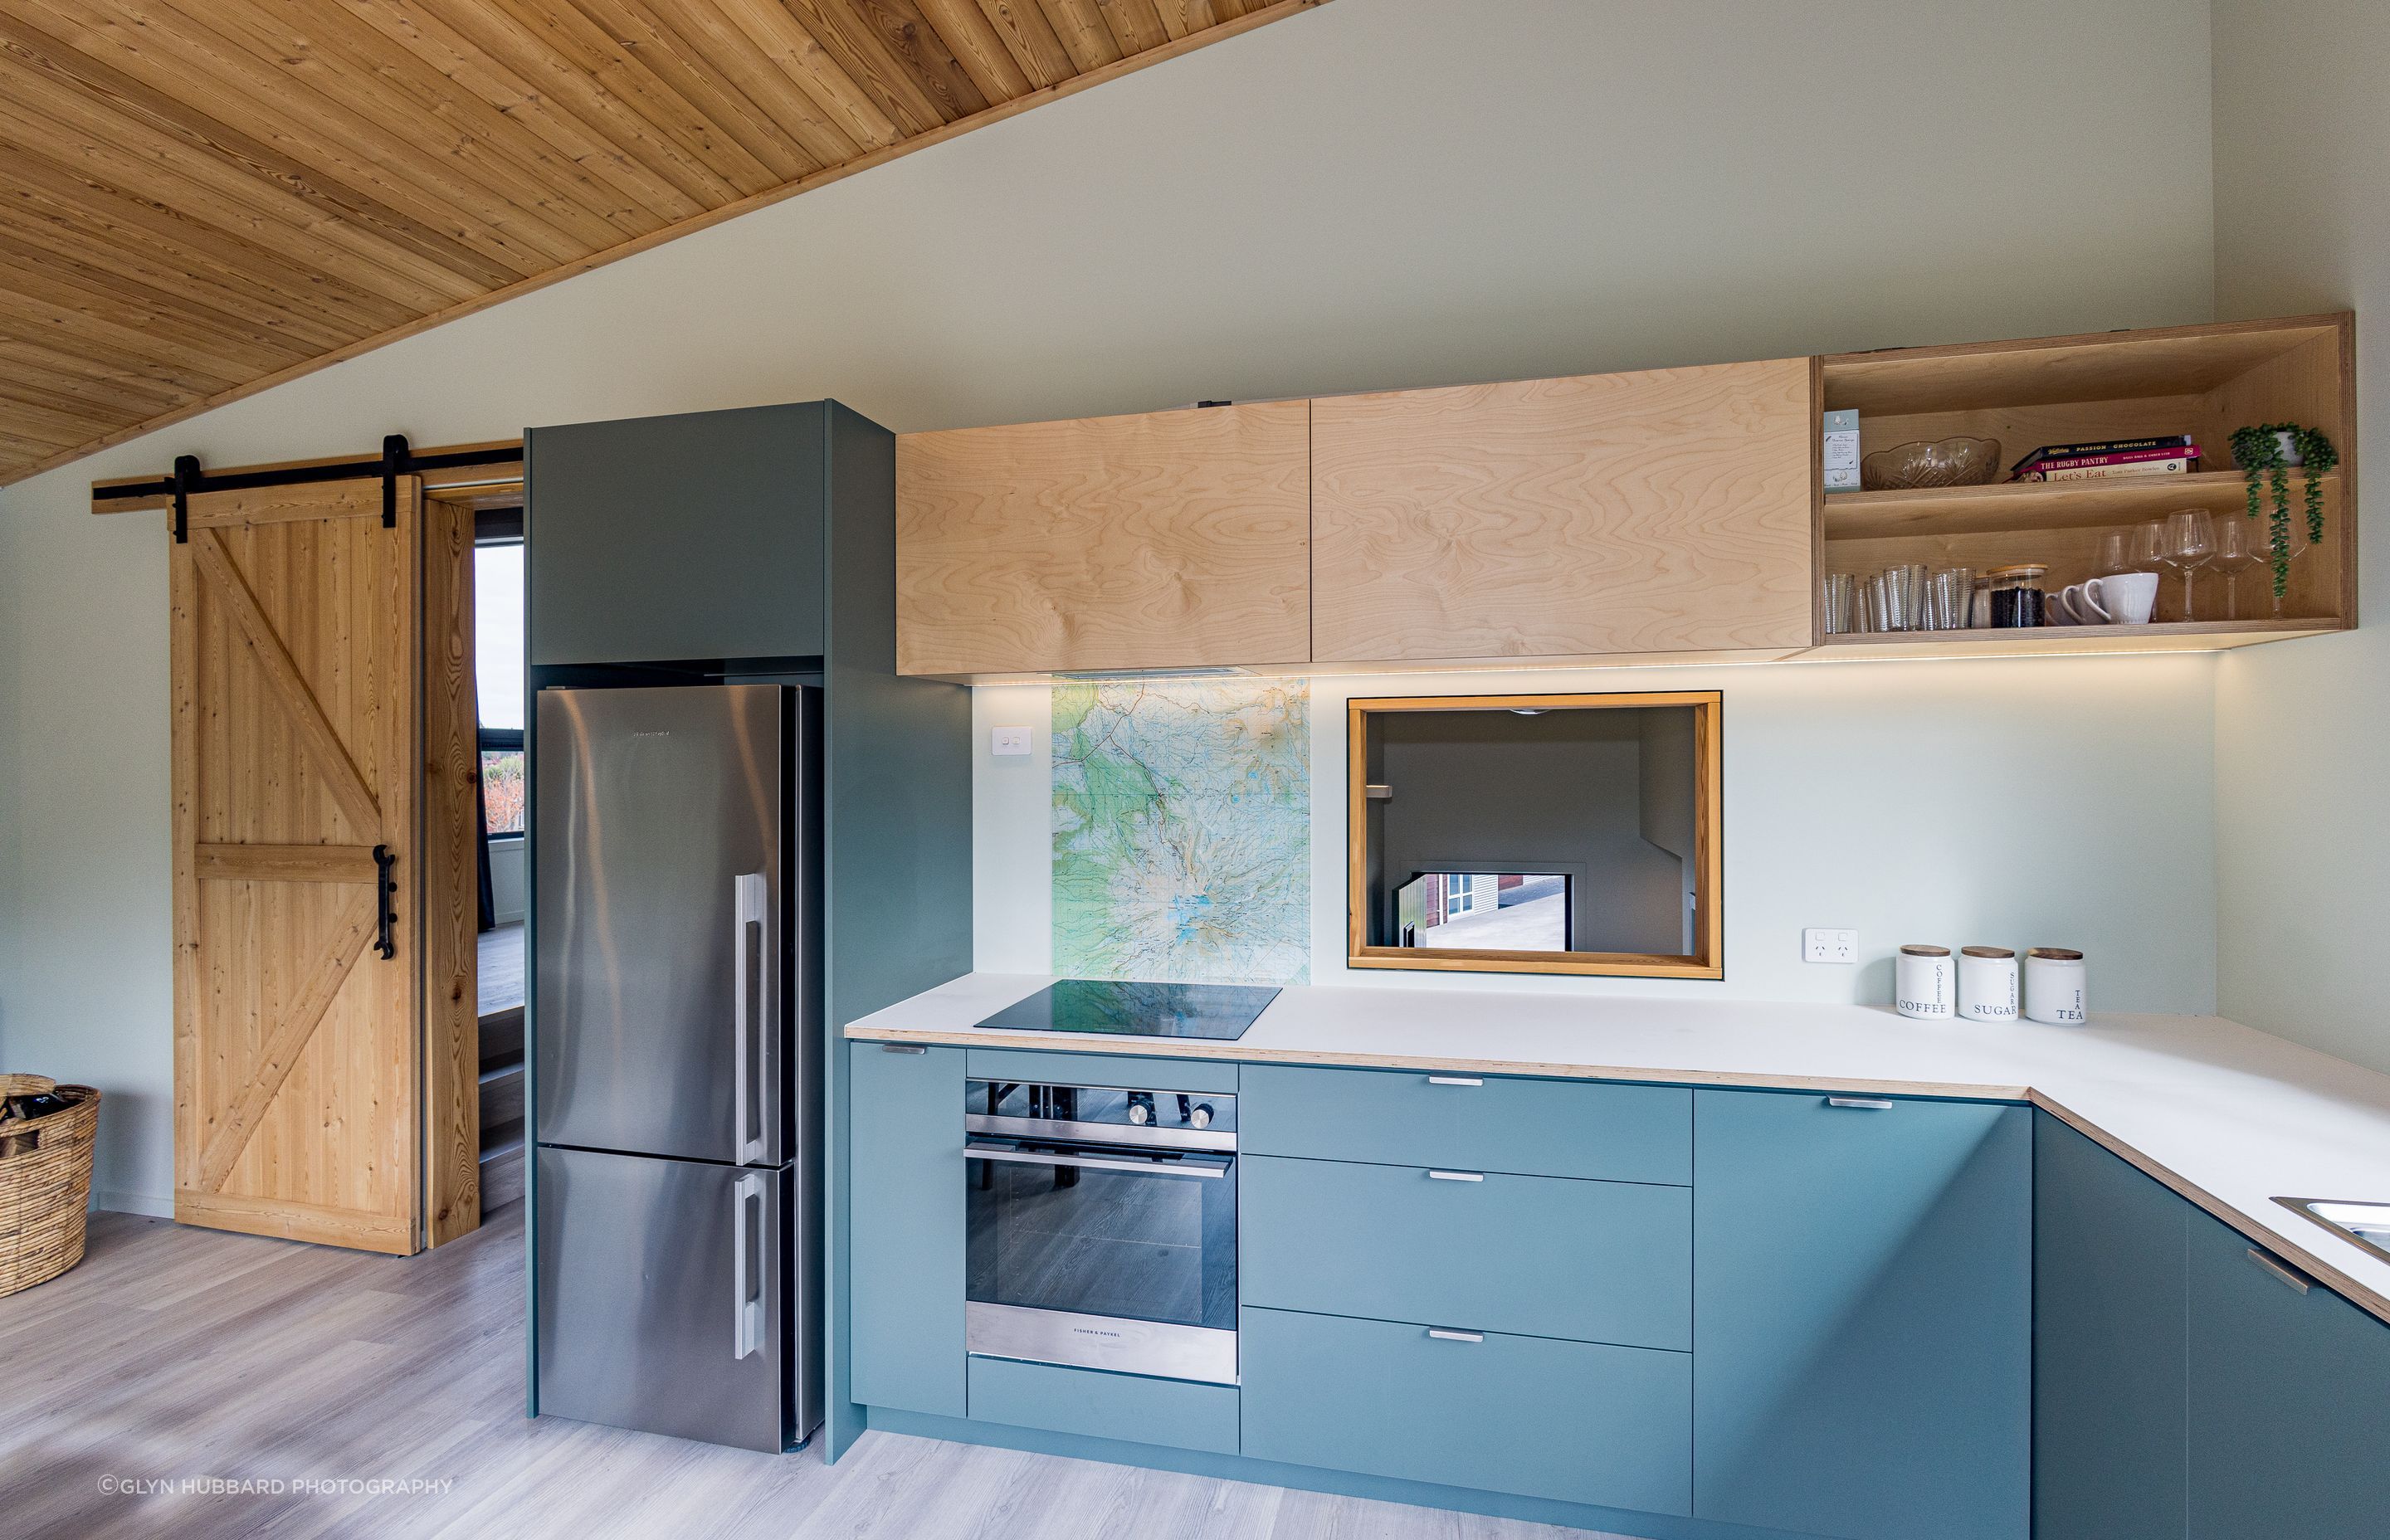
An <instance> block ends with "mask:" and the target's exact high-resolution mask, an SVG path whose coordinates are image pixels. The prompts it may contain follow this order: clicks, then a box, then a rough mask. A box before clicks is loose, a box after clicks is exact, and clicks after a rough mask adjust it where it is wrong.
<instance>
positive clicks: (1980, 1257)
mask: <svg viewBox="0 0 2390 1540" xmlns="http://www.w3.org/2000/svg"><path fill="white" fill-rule="evenodd" d="M1837 1099H1840V1098H1837ZM1693 1150H1694V1162H1693V1163H1694V1173H1695V1175H1694V1187H1693V1269H1694V1270H1693V1406H1694V1439H1693V1448H1694V1459H1693V1512H1694V1515H1695V1516H1696V1517H1699V1518H1703V1519H1715V1520H1720V1521H1728V1522H1732V1523H1741V1524H1753V1525H1758V1526H1763V1527H1767V1528H1773V1529H1780V1530H1792V1531H1793V1532H1795V1533H1797V1534H1816V1535H1831V1536H1839V1537H1844V1540H1913V1537H1915V1536H1919V1535H1929V1534H1930V1535H1933V1536H1934V1537H1935V1540H2024V1536H2025V1534H2026V1533H2027V1525H2028V1523H2029V1521H2030V1514H2029V1512H2028V1498H2029V1487H2030V1482H2031V1456H2032V1450H2031V1446H2030V1439H2031V1426H2030V1424H2031V1414H2032V1407H2031V1404H2030V1402H2031V1391H2032V1367H2033V1366H2032V1315H2031V1312H2032V1289H2033V1124H2032V1122H2031V1116H2030V1114H2029V1112H2028V1111H2027V1110H2026V1109H2024V1108H2022V1107H1999V1106H1988V1105H1983V1104H1977V1103H1961V1102H1930V1101H1901V1102H1894V1103H1891V1104H1889V1105H1886V1104H1884V1103H1882V1102H1875V1101H1870V1100H1861V1101H1860V1102H1859V1103H1858V1104H1857V1105H1852V1106H1835V1105H1831V1103H1830V1100H1829V1098H1828V1097H1824V1096H1820V1095H1817V1094H1813V1093H1809V1094H1805V1093H1793V1092H1766V1091H1703V1092H1700V1093H1697V1096H1696V1101H1695V1106H1694V1110H1693Z"/></svg>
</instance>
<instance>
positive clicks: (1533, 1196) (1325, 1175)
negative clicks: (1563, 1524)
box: [1237, 1155, 1693, 1352]
mask: <svg viewBox="0 0 2390 1540" xmlns="http://www.w3.org/2000/svg"><path fill="white" fill-rule="evenodd" d="M1238 1172H1239V1176H1238V1194H1237V1196H1238V1200H1239V1206H1240V1216H1239V1217H1240V1226H1241V1227H1240V1231H1239V1246H1238V1255H1239V1263H1240V1278H1239V1280H1238V1281H1239V1296H1240V1298H1241V1299H1242V1300H1243V1301H1244V1303H1248V1304H1255V1305H1266V1306H1270V1307H1274V1308H1278V1309H1282V1310H1306V1311H1314V1312H1320V1313H1325V1314H1328V1315H1366V1316H1372V1317H1375V1318H1378V1319H1381V1320H1389V1321H1409V1322H1416V1323H1419V1324H1420V1325H1424V1326H1448V1327H1467V1328H1471V1329H1474V1330H1479V1331H1501V1332H1510V1333H1516V1334H1523V1335H1526V1336H1531V1337H1564V1338H1570V1339H1574V1340H1575V1341H1588V1342H1619V1343H1625V1344H1629V1345H1632V1346H1637V1347H1651V1348H1672V1349H1675V1350H1677V1351H1679V1352H1682V1351H1684V1350H1686V1349H1689V1348H1690V1347H1691V1346H1692V1345H1693V1343H1692V1333H1693V1319H1692V1314H1693V1278H1692V1272H1693V1212H1692V1211H1693V1204H1692V1194H1691V1192H1690V1189H1688V1188H1685V1187H1653V1186H1647V1185H1643V1184H1638V1183H1632V1182H1583V1181H1573V1180H1568V1179H1564V1178H1560V1177H1549V1176H1508V1175H1504V1174H1500V1173H1498V1172H1494V1173H1480V1172H1461V1171H1457V1170H1446V1169H1444V1168H1437V1167H1421V1166H1392V1165H1359V1164H1354V1163H1351V1162H1347V1161H1296V1160H1286V1159H1282V1158H1279V1157H1277V1156H1270V1155H1248V1156H1246V1157H1244V1158H1243V1159H1242V1160H1241V1161H1239V1162H1238ZM1464 1178H1473V1179H1464Z"/></svg>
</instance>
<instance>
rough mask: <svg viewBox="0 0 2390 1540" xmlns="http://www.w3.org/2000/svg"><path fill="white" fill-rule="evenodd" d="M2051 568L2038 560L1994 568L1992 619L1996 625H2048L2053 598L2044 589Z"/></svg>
mask: <svg viewBox="0 0 2390 1540" xmlns="http://www.w3.org/2000/svg"><path fill="white" fill-rule="evenodd" d="M1991 576H1992V588H1991V601H1992V602H1991V612H1992V614H1991V618H1992V624H1993V625H1995V626H2029V625H2047V624H2048V623H2049V621H2048V619H2047V618H2046V617H2047V611H2048V605H2049V599H2048V597H2047V596H2046V595H2044V594H2043V592H2042V589H2041V583H2042V579H2044V578H2046V577H2048V576H2049V568H2048V567H2047V566H2045V565H2044V564H2042V563H2040V562H2037V561H2022V562H2019V563H2017V564H2016V565H2015V566H2013V567H1995V568H1993V569H1992V574H1991Z"/></svg>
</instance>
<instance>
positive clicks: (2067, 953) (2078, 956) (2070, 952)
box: [2025, 946, 2083, 962]
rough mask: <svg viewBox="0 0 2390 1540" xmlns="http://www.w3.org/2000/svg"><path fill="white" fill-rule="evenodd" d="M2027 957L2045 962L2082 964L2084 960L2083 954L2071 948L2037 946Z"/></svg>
mask: <svg viewBox="0 0 2390 1540" xmlns="http://www.w3.org/2000/svg"><path fill="white" fill-rule="evenodd" d="M2025 956H2028V957H2039V958H2040V959H2041V960H2042V961H2044V962H2081V961H2082V960H2083V954H2082V953H2080V952H2077V951H2075V949H2074V948H2073V947H2071V946H2037V947H2035V948H2034V949H2033V950H2032V951H2030V952H2028V953H2026V954H2025Z"/></svg>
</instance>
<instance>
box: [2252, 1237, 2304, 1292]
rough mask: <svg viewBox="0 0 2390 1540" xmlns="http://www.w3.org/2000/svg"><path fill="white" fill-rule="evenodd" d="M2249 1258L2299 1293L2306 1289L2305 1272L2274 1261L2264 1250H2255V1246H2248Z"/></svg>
mask: <svg viewBox="0 0 2390 1540" xmlns="http://www.w3.org/2000/svg"><path fill="white" fill-rule="evenodd" d="M2249 1260H2250V1261H2252V1262H2254V1263H2255V1264H2257V1265H2258V1266H2260V1267H2263V1268H2264V1269H2265V1270H2266V1271H2267V1272H2268V1273H2271V1274H2272V1275H2273V1276H2274V1277H2276V1278H2277V1279H2279V1280H2280V1281H2281V1282H2282V1283H2285V1284H2288V1285H2289V1286H2290V1287H2291V1288H2293V1289H2295V1290H2298V1291H2299V1292H2300V1293H2302V1294H2304V1293H2306V1291H2307V1282H2308V1280H2307V1277H2306V1274H2304V1273H2301V1272H2299V1271H2297V1270H2296V1269H2294V1268H2293V1267H2291V1266H2289V1265H2288V1264H2284V1263H2280V1262H2277V1261H2275V1260H2274V1259H2273V1258H2272V1257H2269V1256H2268V1255H2267V1254H2266V1253H2265V1252H2263V1251H2259V1250H2257V1248H2256V1247H2255V1246H2252V1247H2250V1248H2249Z"/></svg>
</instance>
